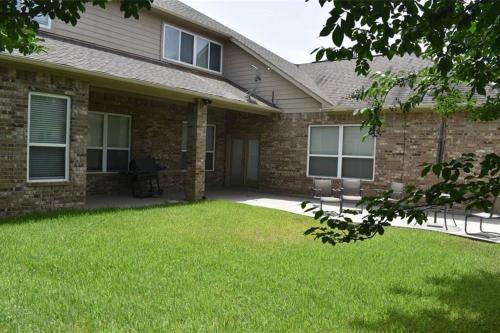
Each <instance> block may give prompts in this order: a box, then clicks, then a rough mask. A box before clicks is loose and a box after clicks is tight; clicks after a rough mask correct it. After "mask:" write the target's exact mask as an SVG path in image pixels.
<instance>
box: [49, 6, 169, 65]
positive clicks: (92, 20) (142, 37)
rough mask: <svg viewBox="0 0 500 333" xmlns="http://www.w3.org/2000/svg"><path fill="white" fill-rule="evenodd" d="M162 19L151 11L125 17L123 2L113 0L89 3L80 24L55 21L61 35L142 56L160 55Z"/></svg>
mask: <svg viewBox="0 0 500 333" xmlns="http://www.w3.org/2000/svg"><path fill="white" fill-rule="evenodd" d="M161 31H162V20H161V18H160V17H158V16H155V15H154V14H153V13H150V12H148V11H142V12H141V14H140V19H139V20H136V19H134V18H128V19H125V18H124V17H123V13H122V12H121V11H120V7H119V4H117V3H115V2H111V3H109V4H108V5H107V6H106V9H102V8H100V7H97V6H91V5H87V10H86V12H85V13H83V14H82V17H81V19H80V20H79V21H78V24H77V25H76V26H72V25H71V24H65V23H64V22H61V21H55V22H53V28H52V32H53V33H55V34H58V35H63V36H66V37H70V38H74V39H78V40H82V41H86V42H91V43H95V44H98V45H102V46H106V47H110V48H114V49H117V50H121V51H126V52H131V53H134V54H138V55H141V56H146V57H150V58H154V59H160V50H161Z"/></svg>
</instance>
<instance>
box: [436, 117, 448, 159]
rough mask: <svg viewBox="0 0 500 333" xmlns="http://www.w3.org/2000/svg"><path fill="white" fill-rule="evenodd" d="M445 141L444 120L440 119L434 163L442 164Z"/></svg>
mask: <svg viewBox="0 0 500 333" xmlns="http://www.w3.org/2000/svg"><path fill="white" fill-rule="evenodd" d="M445 140H446V118H441V125H440V127H439V133H438V150H437V156H436V163H442V162H443V160H444V153H445Z"/></svg>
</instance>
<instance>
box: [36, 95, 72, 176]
mask: <svg viewBox="0 0 500 333" xmlns="http://www.w3.org/2000/svg"><path fill="white" fill-rule="evenodd" d="M34 95H35V96H46V97H54V98H61V99H65V100H66V143H65V144H56V143H31V142H30V141H31V96H34ZM70 122H71V98H70V97H69V96H65V95H55V94H46V93H39V92H30V93H29V94H28V135H27V137H28V140H27V141H28V142H27V148H26V158H27V159H26V181H27V182H28V183H52V182H67V181H69V145H70V141H69V138H70V129H71V126H70ZM30 147H59V148H65V154H64V164H65V165H64V178H38V179H36V178H35V179H30Z"/></svg>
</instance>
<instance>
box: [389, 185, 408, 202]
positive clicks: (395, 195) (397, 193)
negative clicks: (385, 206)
mask: <svg viewBox="0 0 500 333" xmlns="http://www.w3.org/2000/svg"><path fill="white" fill-rule="evenodd" d="M389 189H391V190H392V193H391V195H390V196H389V201H390V202H396V201H398V200H400V199H401V198H402V197H403V194H404V192H405V184H404V183H397V182H391V186H390V188H389Z"/></svg>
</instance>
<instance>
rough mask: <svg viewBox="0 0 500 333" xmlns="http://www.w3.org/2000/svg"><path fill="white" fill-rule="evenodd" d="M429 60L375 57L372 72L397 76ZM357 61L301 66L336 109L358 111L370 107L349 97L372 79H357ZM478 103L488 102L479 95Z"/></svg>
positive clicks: (401, 95) (395, 92)
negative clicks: (396, 74)
mask: <svg viewBox="0 0 500 333" xmlns="http://www.w3.org/2000/svg"><path fill="white" fill-rule="evenodd" d="M431 64H432V62H431V61H430V60H425V59H422V58H418V57H416V56H411V55H406V56H404V57H394V58H392V59H391V60H389V59H387V58H385V57H381V56H376V57H374V58H373V61H372V62H370V71H372V72H376V71H379V72H382V73H383V72H386V71H391V72H392V73H398V72H400V71H407V72H408V71H417V70H420V69H422V68H424V67H426V66H429V65H431ZM355 66H356V60H355V59H353V60H339V61H324V62H315V63H310V64H302V65H299V67H300V68H301V69H303V70H304V71H306V72H307V73H308V74H309V75H310V76H311V77H312V78H313V79H314V81H315V82H316V84H317V85H318V87H319V88H320V89H322V90H323V92H324V93H325V94H327V95H328V98H329V100H330V101H331V102H332V105H333V107H334V108H338V109H355V108H361V107H365V106H367V105H368V104H367V103H366V102H363V101H357V100H355V99H352V98H350V95H351V94H352V93H353V92H355V91H356V90H358V89H360V88H367V87H368V86H369V85H370V84H371V80H370V79H369V78H368V77H365V76H358V75H357V74H356V72H355V71H354V69H355ZM457 88H458V89H459V90H461V91H462V92H467V91H468V90H469V87H467V86H466V85H459V86H458V87H457ZM410 92H411V91H410V89H409V88H408V87H396V88H394V89H392V90H391V92H390V93H389V95H388V96H387V99H386V101H385V102H386V106H388V107H389V106H394V105H397V104H398V101H405V100H406V99H407V98H408V96H409V94H410ZM476 99H477V102H478V103H481V102H484V101H485V97H484V96H480V95H477V96H476ZM432 104H433V100H432V97H431V96H426V97H425V98H424V100H423V101H422V103H421V105H432Z"/></svg>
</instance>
